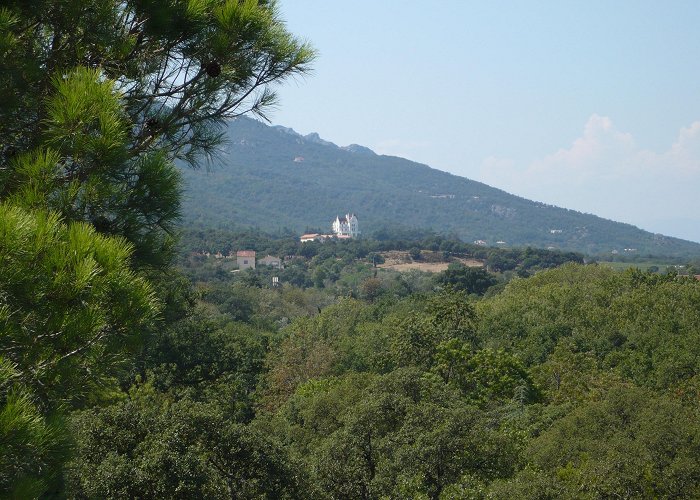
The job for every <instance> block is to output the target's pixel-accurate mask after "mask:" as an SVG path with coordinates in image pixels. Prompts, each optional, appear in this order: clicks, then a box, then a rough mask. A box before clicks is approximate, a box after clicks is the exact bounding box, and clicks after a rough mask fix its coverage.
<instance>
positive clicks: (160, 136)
mask: <svg viewBox="0 0 700 500" xmlns="http://www.w3.org/2000/svg"><path fill="white" fill-rule="evenodd" d="M312 59H313V51H312V49H311V48H310V47H309V46H308V44H306V43H303V42H301V41H299V40H297V39H295V38H294V37H293V36H292V35H290V34H289V33H288V32H287V31H286V30H285V28H284V25H283V24H282V22H281V21H280V20H279V18H278V14H277V8H276V5H275V2H274V1H266V0H260V1H256V0H245V1H239V0H174V1H171V2H160V1H153V0H145V1H137V0H123V1H117V0H112V1H106V2H105V1H99V2H98V1H96V0H91V1H77V0H69V1H63V2H54V1H50V0H33V1H29V2H27V1H24V0H9V2H5V3H4V7H3V8H2V10H0V60H2V62H0V102H2V103H3V104H2V105H1V106H0V137H2V142H0V196H2V197H3V198H7V197H12V198H13V200H14V201H16V202H21V204H23V205H28V206H32V207H41V208H47V207H48V208H51V209H53V210H56V211H58V212H59V213H61V214H62V215H63V216H64V217H66V218H68V219H71V220H81V221H86V222H89V223H91V224H92V225H94V226H95V227H96V228H97V229H98V230H99V231H100V232H104V233H107V234H118V235H122V236H125V237H127V239H129V240H130V241H131V242H132V243H134V244H135V247H136V252H137V257H139V258H141V259H143V260H144V261H146V262H149V263H152V262H156V263H157V262H162V261H163V252H164V251H165V250H167V248H168V245H169V240H170V238H169V234H170V233H171V232H172V230H173V222H174V221H175V219H176V217H177V213H178V203H179V193H178V189H179V188H178V180H177V174H176V172H175V170H174V167H173V164H172V160H175V159H178V160H182V161H184V162H186V163H189V164H190V165H195V166H196V165H198V164H200V163H201V161H202V160H203V159H205V158H206V157H207V155H210V154H212V153H213V151H214V148H215V147H216V146H217V145H218V144H219V143H220V141H221V134H220V133H219V131H218V129H217V127H218V126H219V125H221V124H222V123H223V120H225V119H229V118H233V117H236V116H239V115H241V114H243V113H246V112H249V111H252V112H254V113H257V114H258V115H261V116H264V115H263V113H264V111H265V109H266V108H267V107H268V106H270V105H272V104H274V102H275V95H274V92H273V91H272V90H271V85H272V84H273V83H275V82H278V81H282V80H284V79H286V78H289V77H292V76H294V75H299V74H303V73H304V72H305V71H307V70H308V67H309V63H310V61H311V60H312Z"/></svg>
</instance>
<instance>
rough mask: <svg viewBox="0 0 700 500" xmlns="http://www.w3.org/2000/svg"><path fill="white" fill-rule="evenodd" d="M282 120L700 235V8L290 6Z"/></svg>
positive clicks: (278, 118) (525, 192)
mask: <svg viewBox="0 0 700 500" xmlns="http://www.w3.org/2000/svg"><path fill="white" fill-rule="evenodd" d="M280 6H281V8H282V14H283V18H284V19H285V20H286V21H287V25H288V28H289V29H290V30H291V31H292V32H293V33H295V34H296V35H298V36H300V37H303V38H306V39H308V40H309V41H311V42H312V43H313V45H314V46H315V47H316V48H317V50H318V51H319V58H318V61H317V62H316V63H315V70H314V73H313V74H312V75H311V76H310V77H308V78H306V79H303V80H299V81H298V82H292V83H290V84H287V85H285V86H284V87H282V88H280V89H279V94H280V98H281V103H280V107H279V108H278V109H277V110H276V111H274V112H273V113H271V114H270V118H271V119H272V121H273V123H275V124H280V125H285V126H288V127H292V128H294V129H295V130H296V131H298V132H300V133H304V134H306V133H310V132H318V133H319V134H320V135H321V137H322V138H324V139H326V140H330V141H333V142H335V143H336V144H338V145H343V146H344V145H348V144H351V143H357V144H362V145H364V146H368V147H370V148H372V149H374V150H375V151H376V152H378V153H381V154H392V155H397V156H402V157H405V158H409V159H411V160H415V161H419V162H422V163H426V164H427V165H430V166H431V167H434V168H438V169H440V170H445V171H448V172H452V173H454V174H457V175H461V176H464V177H468V178H470V179H474V180H479V181H482V182H485V183H487V184H489V185H492V186H495V187H498V188H501V189H504V190H506V191H508V192H510V193H513V194H517V195H520V196H524V197H526V198H530V199H533V200H537V201H542V202H545V203H551V204H555V205H559V206H562V207H566V208H573V209H576V210H580V211H583V212H589V213H594V214H596V215H600V216H603V217H606V218H610V219H614V220H618V221H622V222H629V223H632V224H634V225H636V226H639V227H641V228H643V229H647V230H650V231H654V232H660V233H664V234H669V235H673V236H678V237H682V238H686V239H691V240H694V241H700V25H699V23H700V1H698V0H687V1H674V0H665V1H661V0H658V1H654V2H651V1H641V0H638V1H631V0H606V1H591V0H586V1H576V2H574V1H563V0H559V1H540V0H538V1H534V0H533V1H525V0H523V1H517V2H516V1H508V2H506V1H497V0H489V1H487V0H483V1H480V2H475V1H466V0H463V1H458V0H441V1H439V2H432V1H426V0H422V1H417V0H416V1H414V0H406V1H392V0H355V1H353V2H339V1H335V0H331V1H328V0H326V1H321V0H316V1H311V0H281V1H280Z"/></svg>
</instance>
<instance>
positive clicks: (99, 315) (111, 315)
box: [0, 204, 158, 409]
mask: <svg viewBox="0 0 700 500" xmlns="http://www.w3.org/2000/svg"><path fill="white" fill-rule="evenodd" d="M130 252H131V247H130V245H128V244H127V243H126V242H125V241H123V240H121V239H114V238H109V237H105V236H101V235H99V234H96V233H95V231H94V230H93V229H91V228H90V227H89V226H87V225H85V224H78V223H72V224H69V225H66V224H64V223H62V222H61V221H60V220H59V219H58V217H56V216H55V215H50V214H46V213H42V212H37V213H30V212H27V211H25V210H22V209H19V208H16V207H12V206H8V205H4V204H3V205H0V259H1V260H2V265H0V297H1V298H2V303H1V305H0V332H1V335H0V349H1V350H2V353H3V356H4V357H5V359H6V360H8V361H10V362H12V363H13V364H14V365H15V368H16V370H17V371H18V374H19V378H20V381H21V382H22V383H23V384H25V385H26V386H27V387H28V388H30V389H31V391H32V392H33V393H34V394H35V395H36V396H37V397H39V398H40V399H41V401H42V402H43V404H44V405H45V406H46V407H47V408H54V409H55V408H58V407H60V406H61V405H63V404H64V403H68V404H79V403H81V402H85V401H86V400H87V399H88V398H95V397H99V394H100V392H101V389H100V388H101V387H104V386H105V385H109V382H110V380H111V379H112V377H113V376H114V374H115V371H114V370H115V368H117V367H118V366H119V365H120V364H122V363H124V362H126V361H127V360H128V358H127V357H125V356H128V355H129V353H133V352H134V349H135V348H137V347H138V346H139V344H140V342H141V334H142V332H143V330H144V329H146V328H148V327H149V325H151V324H152V323H153V321H154V320H155V318H156V316H157V314H158V307H157V302H156V300H155V297H154V295H153V291H152V288H151V287H150V286H149V284H148V283H147V282H146V281H145V280H144V279H143V278H142V277H140V276H138V275H136V274H135V273H134V272H133V271H131V270H130V268H129V258H130Z"/></svg>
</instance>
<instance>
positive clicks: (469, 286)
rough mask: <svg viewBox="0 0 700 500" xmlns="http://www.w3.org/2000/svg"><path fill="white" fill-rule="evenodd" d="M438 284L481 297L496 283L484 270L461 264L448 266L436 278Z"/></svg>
mask: <svg viewBox="0 0 700 500" xmlns="http://www.w3.org/2000/svg"><path fill="white" fill-rule="evenodd" d="M438 283H441V284H443V285H450V286H452V287H454V288H455V289H457V290H462V291H464V292H466V293H474V294H477V295H483V294H484V293H486V290H488V289H489V288H490V287H491V286H493V285H495V284H496V283H497V280H496V278H495V277H494V276H493V275H492V274H489V273H488V272H487V271H486V270H485V269H481V268H473V267H467V266H465V265H462V264H450V266H449V267H448V268H447V270H446V271H445V272H443V273H442V274H441V275H440V277H439V278H438Z"/></svg>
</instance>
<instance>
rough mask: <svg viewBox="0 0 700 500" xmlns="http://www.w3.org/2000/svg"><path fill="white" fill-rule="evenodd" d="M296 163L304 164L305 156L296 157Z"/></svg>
mask: <svg viewBox="0 0 700 500" xmlns="http://www.w3.org/2000/svg"><path fill="white" fill-rule="evenodd" d="M294 163H304V157H303V156H296V157H295V158H294Z"/></svg>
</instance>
